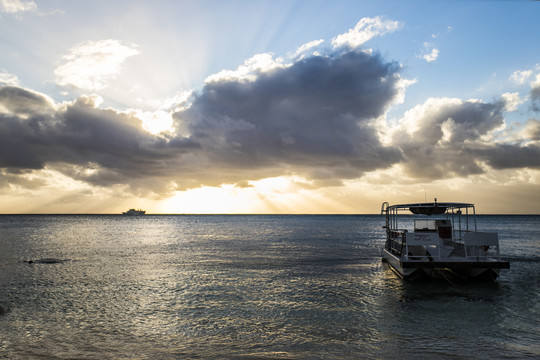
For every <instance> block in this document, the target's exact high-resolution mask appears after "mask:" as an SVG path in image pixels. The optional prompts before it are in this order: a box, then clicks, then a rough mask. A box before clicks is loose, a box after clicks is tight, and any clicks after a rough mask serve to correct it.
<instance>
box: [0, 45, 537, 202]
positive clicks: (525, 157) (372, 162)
mask: <svg viewBox="0 0 540 360" xmlns="http://www.w3.org/2000/svg"><path fill="white" fill-rule="evenodd" d="M98 45H99V46H98ZM117 45H120V46H119V47H118V46H117ZM313 45H314V46H318V44H315V43H314V44H313ZM311 48H312V47H311V46H306V48H305V49H306V50H309V49H311ZM75 49H76V50H77V51H72V52H71V53H70V54H71V55H72V56H75V54H79V55H80V59H81V63H80V64H78V65H77V66H82V64H83V63H87V64H90V63H92V62H96V63H97V58H98V57H99V56H102V57H103V59H104V61H105V63H107V62H109V61H110V62H111V63H112V64H113V65H110V67H106V68H107V69H111V68H112V69H114V71H113V70H107V71H96V70H95V69H94V71H95V72H94V73H93V75H92V76H93V77H92V76H90V77H88V73H87V74H86V75H87V77H86V80H85V81H88V83H89V84H90V85H88V86H90V87H99V86H97V85H96V84H98V85H100V86H105V84H106V82H107V81H108V80H109V79H110V78H111V77H112V76H114V75H115V74H117V73H118V70H119V67H120V64H121V63H122V62H123V61H124V59H126V58H127V57H128V56H132V55H133V54H134V52H136V49H135V47H134V46H131V45H129V46H128V45H125V44H121V43H119V42H116V41H112V40H110V41H105V42H104V43H100V42H97V43H85V44H82V45H80V46H78V47H76V48H75ZM103 49H112V50H110V51H108V50H103ZM118 49H120V50H119V51H118V53H116V52H115V51H116V50H118ZM98 55H99V56H98ZM111 58H112V59H116V60H111ZM68 60H69V61H73V69H75V68H76V67H77V66H75V64H76V63H77V59H75V58H73V59H71V58H70V59H68ZM401 69H402V67H401V66H400V65H399V64H398V63H396V62H387V61H385V60H384V59H383V58H382V57H381V56H380V55H379V54H376V53H367V52H365V51H362V50H361V49H358V50H350V49H349V48H348V47H341V48H339V49H336V50H334V51H332V50H327V51H326V52H325V53H324V54H318V53H314V54H311V55H304V56H299V57H296V58H293V59H291V60H289V62H287V61H286V60H284V59H282V58H274V56H273V55H272V54H257V55H255V56H253V57H252V58H250V59H248V60H246V61H245V63H244V64H242V65H241V66H239V67H238V68H237V69H236V70H226V71H222V72H219V73H217V74H215V75H212V76H209V77H208V78H207V79H206V81H205V82H204V84H203V85H202V87H201V88H200V89H199V90H198V91H193V92H190V93H186V94H183V95H182V96H180V95H179V96H178V97H176V98H174V99H171V100H170V101H167V102H164V104H162V105H163V106H162V107H161V109H160V110H159V111H157V112H154V113H150V112H141V111H133V110H131V111H124V112H122V111H117V110H114V109H111V108H109V109H103V108H100V107H99V106H100V101H101V98H100V97H98V96H96V95H88V96H81V97H79V98H78V99H77V100H76V101H73V102H67V103H63V104H55V103H54V101H52V100H51V99H50V98H49V97H47V96H45V95H43V94H40V93H37V92H35V91H31V90H28V89H24V88H22V87H19V86H17V85H16V84H10V85H5V86H1V87H0V174H1V175H2V176H1V181H0V186H2V187H5V186H8V185H9V184H11V183H16V184H19V186H26V187H28V188H30V187H32V188H36V187H39V186H41V185H40V184H43V183H46V182H40V174H42V175H41V176H42V177H43V179H44V178H45V177H46V176H50V174H51V173H56V174H60V175H61V176H63V177H65V178H69V179H71V180H72V181H74V182H78V183H83V184H88V185H90V186H97V187H101V188H107V189H111V188H119V189H120V190H121V192H122V193H130V194H136V195H138V196H148V197H165V196H168V195H170V194H171V193H172V192H174V191H177V190H185V189H189V188H197V187H201V186H220V185H222V184H239V186H245V185H246V184H249V183H250V182H253V181H256V180H261V179H265V178H270V177H279V176H289V177H295V178H300V179H303V181H305V182H306V183H309V184H310V186H313V187H318V186H334V185H339V184H341V183H342V182H344V181H346V180H349V179H360V178H362V177H363V176H369V174H370V173H373V172H375V171H380V170H384V171H388V172H390V169H400V170H403V171H404V172H405V173H406V175H407V176H408V177H409V179H451V178H459V177H462V178H463V177H467V176H469V175H476V174H483V173H485V172H486V171H488V170H489V169H490V168H495V169H513V168H516V167H519V168H534V169H536V168H538V166H539V164H538V160H537V159H538V158H540V156H539V155H540V153H539V144H538V134H539V129H540V126H539V125H538V121H537V120H534V119H531V120H530V121H529V122H528V123H527V124H526V126H524V127H523V130H522V132H521V133H522V134H526V135H527V136H528V137H529V138H528V139H526V140H525V139H524V140H523V141H516V138H514V139H512V141H508V142H504V141H502V140H500V139H499V142H497V141H496V140H497V136H496V135H497V133H498V132H499V133H500V130H501V129H502V128H503V127H504V126H505V119H504V116H503V114H504V113H505V111H508V110H513V109H515V108H516V107H517V105H518V104H519V102H520V101H521V100H520V98H519V96H518V94H517V93H506V94H503V95H502V96H501V98H500V99H497V100H494V101H493V102H484V101H480V100H462V99H456V98H432V99H428V100H426V101H425V102H424V103H423V104H420V105H417V106H415V107H414V108H412V109H410V110H409V111H407V112H406V113H405V115H404V116H403V117H402V118H401V119H399V120H398V121H397V124H395V125H393V126H390V125H388V124H387V123H386V119H385V116H386V113H387V111H388V110H389V109H390V107H391V106H392V105H394V104H396V103H399V102H400V101H402V100H403V96H404V91H405V88H406V87H407V86H408V85H410V84H412V83H414V80H406V79H403V78H402V77H401V74H400V72H401ZM67 73H69V72H67ZM67 78H69V76H67V77H66V79H67ZM73 82H76V81H70V82H66V84H67V83H70V84H71V83H73ZM533 89H535V88H534V87H533ZM169 109H174V112H172V110H169ZM146 118H148V119H151V120H155V119H158V118H159V119H163V120H164V121H165V120H166V121H171V119H172V122H173V130H172V131H171V132H163V133H158V134H153V133H151V132H149V131H147V130H146V128H145V126H146V125H145V123H144V122H143V120H145V119H146ZM156 132H157V131H156ZM14 149H16V151H14ZM513 158H516V159H518V160H515V161H512V159H513ZM29 174H31V176H30V175H29ZM43 179H42V180H43Z"/></svg>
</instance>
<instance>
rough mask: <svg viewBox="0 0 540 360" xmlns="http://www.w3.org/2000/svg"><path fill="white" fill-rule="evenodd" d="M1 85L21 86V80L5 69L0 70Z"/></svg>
mask: <svg viewBox="0 0 540 360" xmlns="http://www.w3.org/2000/svg"><path fill="white" fill-rule="evenodd" d="M0 85H19V78H17V76H16V75H12V74H10V73H8V72H7V71H5V70H4V69H0Z"/></svg>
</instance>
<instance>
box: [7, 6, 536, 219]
mask: <svg viewBox="0 0 540 360" xmlns="http://www.w3.org/2000/svg"><path fill="white" fill-rule="evenodd" d="M539 18H540V2H536V1H510V0H508V1H502V0H500V1H487V0H486V1H427V0H423V1H420V0H417V1H414V0H413V1H389V0H381V1H357V0H354V1H339V0H338V1H316V0H313V1H307V0H302V1H293V0H290V1H281V0H277V1H276V0H271V1H264V0H260V1H247V0H236V1H235V0H231V1H200V0H198V1H193V0H191V1H181V0H179V1H160V0H158V1H142V0H127V1H123V0H118V1H110V0H107V1H100V0H95V1H91V2H90V1H67V0H50V1H45V0H44V1H39V0H33V1H31V0H0V54H1V56H0V213H4V214H10V213H120V212H121V211H125V210H127V209H129V208H144V209H145V210H147V212H148V213H163V214H165V213H175V214H176V213H246V214H376V213H378V212H379V211H380V206H381V203H382V202H385V201H388V202H390V203H391V204H395V203H403V202H423V201H432V200H433V199H434V198H437V199H438V200H439V201H460V202H472V203H475V204H476V205H477V212H479V213H498V214H500V213H510V214H540V42H539V41H538V34H540V22H539V21H538V19H539Z"/></svg>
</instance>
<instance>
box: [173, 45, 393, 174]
mask: <svg viewBox="0 0 540 360" xmlns="http://www.w3.org/2000/svg"><path fill="white" fill-rule="evenodd" d="M398 71H399V66H398V65H397V64H395V63H384V62H383V61H382V59H381V58H380V57H379V56H376V55H375V56H372V55H368V54H364V53H360V52H348V53H344V54H341V55H337V54H336V55H334V56H332V57H326V56H311V57H309V58H304V59H301V60H299V61H297V62H295V63H294V64H292V65H290V66H286V67H276V68H274V69H273V70H272V71H259V72H257V73H256V75H254V76H255V77H256V78H255V79H254V80H253V81H242V80H238V79H232V78H231V79H222V81H219V82H207V83H206V84H205V86H204V88H203V89H202V90H201V92H200V93H199V94H198V95H196V96H195V98H194V99H193V101H192V103H191V106H190V107H189V108H188V109H186V110H185V111H182V112H178V113H176V114H175V119H176V123H177V126H178V127H182V128H187V129H188V131H189V133H190V134H191V138H192V139H194V140H195V141H196V142H197V143H199V144H201V147H202V149H203V150H202V151H203V152H204V153H205V157H206V158H207V159H208V160H211V163H212V164H213V166H217V168H216V170H217V171H218V172H220V175H219V176H220V177H222V178H227V177H228V176H229V175H227V174H228V173H233V172H234V173H235V174H237V173H238V171H245V172H246V173H249V174H250V175H249V176H255V177H257V178H262V177H267V176H274V175H276V174H278V175H281V174H283V173H288V174H302V175H305V176H307V177H312V178H317V177H321V176H322V175H321V174H322V173H323V172H322V171H321V170H325V171H324V177H332V178H337V179H342V178H353V177H358V176H360V175H361V174H362V173H363V172H365V171H371V170H374V169H377V168H383V167H386V166H389V165H390V164H392V163H394V162H396V161H399V158H400V156H401V154H400V152H399V150H397V149H392V148H387V147H385V146H383V145H382V144H381V142H380V140H379V138H378V134H377V132H376V130H375V128H374V127H373V124H372V123H371V122H372V121H373V120H374V119H375V118H377V117H378V116H380V115H382V114H383V113H384V111H385V109H386V107H387V106H388V104H389V103H391V102H392V101H393V100H394V99H395V98H396V97H397V96H398V93H399V86H400V85H401V84H400V77H399V74H398ZM233 177H234V178H235V176H233Z"/></svg>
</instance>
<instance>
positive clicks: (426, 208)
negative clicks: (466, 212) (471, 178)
mask: <svg viewBox="0 0 540 360" xmlns="http://www.w3.org/2000/svg"><path fill="white" fill-rule="evenodd" d="M467 208H474V204H469V203H458V202H437V201H435V202H429V203H412V204H396V205H388V206H387V207H386V209H385V210H386V211H389V212H391V213H396V212H398V211H404V210H409V211H410V212H412V213H413V214H415V215H441V214H444V213H445V212H447V211H452V210H459V209H467Z"/></svg>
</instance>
